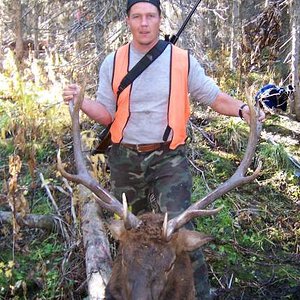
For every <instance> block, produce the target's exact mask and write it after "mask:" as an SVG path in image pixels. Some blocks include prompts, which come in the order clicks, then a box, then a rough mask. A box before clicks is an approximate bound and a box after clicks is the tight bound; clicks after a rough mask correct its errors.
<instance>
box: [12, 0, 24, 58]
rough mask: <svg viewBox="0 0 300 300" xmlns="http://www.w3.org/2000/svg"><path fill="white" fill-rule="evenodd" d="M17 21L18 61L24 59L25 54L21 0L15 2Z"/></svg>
mask: <svg viewBox="0 0 300 300" xmlns="http://www.w3.org/2000/svg"><path fill="white" fill-rule="evenodd" d="M13 10H14V13H15V14H14V16H12V17H13V20H14V22H15V35H16V49H15V51H16V58H17V60H18V61H22V59H23V56H24V45H23V26H22V4H21V0H14V2H13Z"/></svg>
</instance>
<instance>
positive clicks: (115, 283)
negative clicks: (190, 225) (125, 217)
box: [106, 213, 211, 300]
mask: <svg viewBox="0 0 300 300" xmlns="http://www.w3.org/2000/svg"><path fill="white" fill-rule="evenodd" d="M140 220H141V221H142V223H141V225H140V226H139V227H138V228H135V229H131V230H126V229H125V228H124V226H123V222H122V221H115V222H114V223H112V224H111V226H110V229H111V231H112V234H113V235H114V237H115V238H116V239H118V240H119V241H120V247H119V253H118V256H117V258H116V260H115V262H114V266H113V270H112V275H111V279H110V281H109V283H108V286H107V289H106V299H115V300H129V299H131V300H170V299H172V300H182V299H185V300H192V299H195V291H194V280H193V271H192V265H191V261H190V258H189V255H188V251H192V250H195V249H197V248H199V247H200V246H201V245H202V244H204V243H206V242H208V241H210V240H211V238H210V237H208V236H204V235H203V234H201V233H199V232H195V231H189V230H185V229H181V230H180V231H178V232H176V233H174V234H173V236H172V238H171V240H170V241H169V242H167V241H165V240H164V238H163V237H162V228H163V216H162V215H159V214H152V213H149V214H144V215H142V216H140Z"/></svg>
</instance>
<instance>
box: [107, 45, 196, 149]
mask: <svg viewBox="0 0 300 300" xmlns="http://www.w3.org/2000/svg"><path fill="white" fill-rule="evenodd" d="M129 48H130V46H129V44H126V45H124V46H122V47H120V48H119V49H118V50H117V51H116V53H115V58H114V72H113V79H112V88H113V91H114V94H115V95H117V91H118V87H119V85H120V82H121V81H122V79H123V78H124V76H125V75H126V74H127V73H128V68H129V63H128V62H129ZM188 72H189V55H188V51H187V50H182V49H180V48H178V47H176V46H174V45H172V48H171V69H170V77H171V80H170V93H169V106H168V125H169V127H170V128H171V129H172V131H173V137H172V141H171V144H170V149H176V147H178V146H179V145H182V144H184V143H185V140H186V137H187V134H186V124H187V122H188V119H189V117H190V103H189V98H188ZM131 88H132V85H129V86H127V87H126V88H125V89H124V90H123V91H122V93H121V94H120V95H119V98H118V99H117V110H116V114H115V119H114V121H113V123H112V125H111V128H110V132H111V140H112V142H113V143H120V142H121V140H122V138H123V130H124V128H125V126H126V124H127V122H128V119H129V116H130V105H129V102H130V93H131Z"/></svg>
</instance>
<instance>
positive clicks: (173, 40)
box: [165, 0, 202, 45]
mask: <svg viewBox="0 0 300 300" xmlns="http://www.w3.org/2000/svg"><path fill="white" fill-rule="evenodd" d="M201 1H202V0H198V1H197V3H196V4H195V5H194V7H193V8H192V10H191V11H190V13H189V14H188V16H187V17H186V18H185V20H184V22H183V24H182V25H181V27H180V28H179V30H178V32H177V34H173V35H172V36H171V38H170V36H169V35H165V40H166V41H169V42H170V43H172V44H173V45H175V44H176V42H177V41H178V39H179V36H180V35H181V33H182V31H183V30H184V29H185V27H186V25H187V23H188V22H189V20H190V19H191V17H192V15H193V13H194V12H195V10H196V9H197V7H198V5H199V4H200V2H201Z"/></svg>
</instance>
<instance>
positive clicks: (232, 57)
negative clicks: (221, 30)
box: [230, 0, 240, 71]
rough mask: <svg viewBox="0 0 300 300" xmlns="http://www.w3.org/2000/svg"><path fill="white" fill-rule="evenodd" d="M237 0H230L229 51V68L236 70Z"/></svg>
mask: <svg viewBox="0 0 300 300" xmlns="http://www.w3.org/2000/svg"><path fill="white" fill-rule="evenodd" d="M239 5H240V4H239V0H233V2H232V23H231V24H232V26H231V47H230V48H231V51H230V69H231V70H232V71H235V70H236V67H237V58H238V44H239V32H238V28H240V27H239V26H238V24H239V22H240V15H239Z"/></svg>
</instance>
